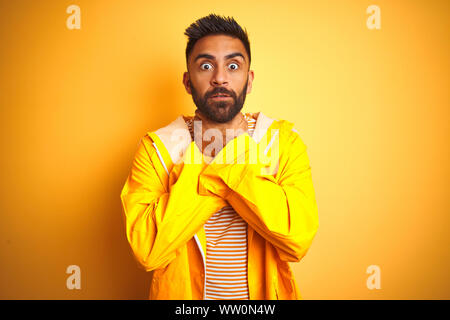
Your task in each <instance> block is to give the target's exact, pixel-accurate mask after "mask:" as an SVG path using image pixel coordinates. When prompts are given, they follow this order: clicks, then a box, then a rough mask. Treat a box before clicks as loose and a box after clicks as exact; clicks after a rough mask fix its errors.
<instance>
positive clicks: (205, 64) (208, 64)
mask: <svg viewBox="0 0 450 320" xmlns="http://www.w3.org/2000/svg"><path fill="white" fill-rule="evenodd" d="M203 66H209V67H208V68H206V69H205V68H203ZM211 68H212V65H211V64H210V63H202V64H201V65H200V69H202V70H210V69H211Z"/></svg>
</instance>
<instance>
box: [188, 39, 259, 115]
mask: <svg viewBox="0 0 450 320" xmlns="http://www.w3.org/2000/svg"><path fill="white" fill-rule="evenodd" d="M248 62H249V61H248V56H247V52H246V50H245V47H244V45H243V44H242V42H241V41H240V40H239V39H237V38H232V37H230V36H226V35H209V36H206V37H204V38H201V39H200V40H198V41H197V43H196V44H195V46H194V48H193V50H192V52H191V55H190V56H189V60H188V72H185V73H184V75H183V83H184V85H185V87H186V90H187V92H188V93H189V94H191V95H192V99H193V100H194V103H195V105H196V106H197V108H198V109H199V110H200V111H201V112H202V113H203V114H204V115H205V116H207V117H208V118H209V119H210V120H212V121H215V122H219V123H225V122H228V121H230V120H232V119H233V118H234V117H235V115H236V114H238V113H239V111H241V109H242V107H243V105H244V102H245V97H246V95H247V93H250V91H251V87H252V81H253V77H254V73H253V71H252V70H250V71H249V70H248V69H249V65H248ZM217 94H225V95H227V96H226V97H214V96H215V95H217Z"/></svg>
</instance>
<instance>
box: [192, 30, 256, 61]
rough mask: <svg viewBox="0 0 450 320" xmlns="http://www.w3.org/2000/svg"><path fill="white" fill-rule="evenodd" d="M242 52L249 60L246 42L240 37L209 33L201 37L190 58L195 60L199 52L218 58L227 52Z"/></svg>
mask: <svg viewBox="0 0 450 320" xmlns="http://www.w3.org/2000/svg"><path fill="white" fill-rule="evenodd" d="M233 52H240V53H242V54H243V55H244V57H245V60H246V61H248V57H247V52H246V51H245V47H244V44H243V43H242V41H241V40H239V38H233V37H230V36H227V35H222V34H220V35H209V36H206V37H203V38H201V39H199V40H198V41H197V42H196V43H195V45H194V48H193V50H192V53H191V57H190V60H191V61H193V60H194V59H195V57H196V56H197V55H199V54H204V53H206V54H211V55H213V56H215V57H216V59H221V58H223V57H224V56H226V55H227V54H230V53H233Z"/></svg>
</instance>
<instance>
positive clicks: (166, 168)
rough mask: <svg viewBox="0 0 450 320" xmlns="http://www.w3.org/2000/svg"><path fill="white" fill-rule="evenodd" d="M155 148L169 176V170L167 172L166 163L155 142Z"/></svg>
mask: <svg viewBox="0 0 450 320" xmlns="http://www.w3.org/2000/svg"><path fill="white" fill-rule="evenodd" d="M153 146H154V147H155V150H156V153H157V154H158V158H159V160H161V163H162V165H163V167H164V169H165V170H166V172H167V174H169V170H167V167H166V164H165V163H164V160H163V158H162V156H161V153H159V150H158V147H157V146H156V144H155V143H154V142H153Z"/></svg>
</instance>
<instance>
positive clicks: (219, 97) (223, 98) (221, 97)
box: [211, 93, 231, 100]
mask: <svg viewBox="0 0 450 320" xmlns="http://www.w3.org/2000/svg"><path fill="white" fill-rule="evenodd" d="M228 98H231V97H230V96H229V95H227V94H224V93H219V94H215V95H212V96H211V99H215V100H225V99H228Z"/></svg>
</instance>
